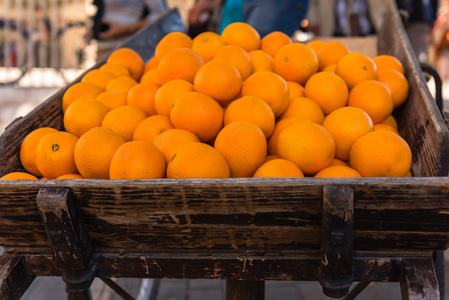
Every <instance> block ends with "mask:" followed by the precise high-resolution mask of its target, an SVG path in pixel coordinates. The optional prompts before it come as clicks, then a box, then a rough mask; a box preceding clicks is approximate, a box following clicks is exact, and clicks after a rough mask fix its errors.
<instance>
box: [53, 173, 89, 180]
mask: <svg viewBox="0 0 449 300" xmlns="http://www.w3.org/2000/svg"><path fill="white" fill-rule="evenodd" d="M56 179H84V177H83V176H81V175H80V174H74V173H70V174H64V175H61V176H58V177H56Z"/></svg>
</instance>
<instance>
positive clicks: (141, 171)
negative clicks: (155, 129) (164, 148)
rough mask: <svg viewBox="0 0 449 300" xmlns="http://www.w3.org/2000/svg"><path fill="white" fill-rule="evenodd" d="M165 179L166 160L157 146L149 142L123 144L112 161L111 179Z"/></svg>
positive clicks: (110, 168)
mask: <svg viewBox="0 0 449 300" xmlns="http://www.w3.org/2000/svg"><path fill="white" fill-rule="evenodd" d="M164 177H165V160H164V157H163V156H162V153H161V151H159V149H158V148H156V146H154V145H153V144H152V143H150V142H147V141H131V142H127V143H124V144H122V145H121V146H120V147H119V148H118V149H117V151H115V153H114V156H112V159H111V165H110V167H109V178H110V179H126V180H134V179H157V178H164Z"/></svg>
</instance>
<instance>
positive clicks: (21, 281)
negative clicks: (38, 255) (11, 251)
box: [0, 255, 35, 300]
mask: <svg viewBox="0 0 449 300" xmlns="http://www.w3.org/2000/svg"><path fill="white" fill-rule="evenodd" d="M34 278H35V277H34V276H30V275H29V274H28V271H27V268H26V263H25V259H24V257H23V256H20V255H2V256H0V299H5V300H13V299H20V298H21V297H22V295H23V294H24V293H25V291H26V290H27V289H28V287H29V286H30V285H31V283H32V282H33V280H34Z"/></svg>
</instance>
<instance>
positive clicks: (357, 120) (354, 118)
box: [323, 106, 374, 161]
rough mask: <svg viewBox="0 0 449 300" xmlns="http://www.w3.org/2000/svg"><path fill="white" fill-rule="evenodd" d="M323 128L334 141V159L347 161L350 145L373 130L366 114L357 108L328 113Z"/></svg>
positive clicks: (371, 122)
mask: <svg viewBox="0 0 449 300" xmlns="http://www.w3.org/2000/svg"><path fill="white" fill-rule="evenodd" d="M323 127H324V128H326V129H327V131H329V132H330V134H332V136H333V137H334V140H335V157H336V158H339V159H341V160H345V161H346V160H349V151H350V150H351V147H352V144H354V142H355V141H356V140H357V139H358V138H359V137H361V136H362V135H364V134H367V133H368V132H371V131H373V130H374V125H373V121H371V118H370V117H369V116H368V114H367V113H366V112H364V111H363V110H361V109H360V108H357V107H351V106H346V107H342V108H339V109H337V110H335V111H333V112H332V113H330V114H329V115H328V116H327V117H326V119H325V120H324V123H323Z"/></svg>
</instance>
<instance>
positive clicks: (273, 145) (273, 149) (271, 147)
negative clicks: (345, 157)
mask: <svg viewBox="0 0 449 300" xmlns="http://www.w3.org/2000/svg"><path fill="white" fill-rule="evenodd" d="M299 122H311V121H310V120H308V119H306V118H304V117H286V118H284V119H281V120H279V121H278V122H277V123H276V125H275V126H274V130H273V133H272V134H271V135H270V137H269V138H268V140H267V146H268V148H267V150H268V153H269V154H271V155H277V153H278V149H277V146H278V138H279V133H281V131H282V130H283V129H284V128H286V127H287V126H289V125H291V124H294V123H299Z"/></svg>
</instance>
